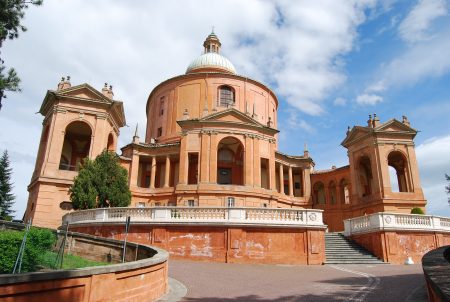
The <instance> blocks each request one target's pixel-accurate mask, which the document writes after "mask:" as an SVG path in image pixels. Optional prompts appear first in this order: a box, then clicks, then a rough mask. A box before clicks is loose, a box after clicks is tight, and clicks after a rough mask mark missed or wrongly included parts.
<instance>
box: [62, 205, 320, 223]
mask: <svg viewBox="0 0 450 302" xmlns="http://www.w3.org/2000/svg"><path fill="white" fill-rule="evenodd" d="M322 212H323V211H322V210H317V209H282V208H247V207H230V208H228V207H145V208H135V207H128V208H100V209H91V210H81V211H74V212H71V213H68V214H66V215H64V216H63V224H65V223H67V222H68V223H70V224H85V223H96V222H102V223H103V222H111V223H113V222H123V221H125V218H126V217H128V216H130V217H131V220H132V221H133V222H136V223H152V222H154V223H163V222H164V223H174V224H179V223H210V224H216V223H228V224H252V225H255V224H270V225H292V226H295V225H298V226H313V227H324V228H325V225H324V224H323V219H322Z"/></svg>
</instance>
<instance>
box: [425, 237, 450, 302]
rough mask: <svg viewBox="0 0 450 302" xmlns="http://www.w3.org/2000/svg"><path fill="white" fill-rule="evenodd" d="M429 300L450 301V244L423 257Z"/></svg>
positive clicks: (436, 301) (435, 301)
mask: <svg viewBox="0 0 450 302" xmlns="http://www.w3.org/2000/svg"><path fill="white" fill-rule="evenodd" d="M422 268H423V272H424V275H425V280H426V282H427V292H428V301H430V302H440V301H450V245H448V246H444V247H441V248H438V249H435V250H432V251H430V252H428V253H427V254H425V256H423V258H422Z"/></svg>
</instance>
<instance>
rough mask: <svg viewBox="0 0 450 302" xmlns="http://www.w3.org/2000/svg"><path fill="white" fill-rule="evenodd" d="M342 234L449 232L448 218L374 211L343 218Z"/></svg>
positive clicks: (449, 222) (449, 220)
mask: <svg viewBox="0 0 450 302" xmlns="http://www.w3.org/2000/svg"><path fill="white" fill-rule="evenodd" d="M344 227H345V231H344V235H345V236H351V235H356V234H364V233H370V232H376V231H382V230H398V231H402V230H405V231H440V232H442V231H444V232H450V218H448V217H441V216H432V215H415V214H399V213H385V212H381V213H375V214H370V215H367V216H361V217H356V218H352V219H346V220H344Z"/></svg>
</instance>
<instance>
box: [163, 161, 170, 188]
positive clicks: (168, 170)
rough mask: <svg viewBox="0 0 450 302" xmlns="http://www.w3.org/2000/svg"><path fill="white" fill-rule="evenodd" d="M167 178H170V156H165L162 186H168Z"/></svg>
mask: <svg viewBox="0 0 450 302" xmlns="http://www.w3.org/2000/svg"><path fill="white" fill-rule="evenodd" d="M169 179H170V157H169V155H167V156H166V172H165V173H164V188H168V187H169Z"/></svg>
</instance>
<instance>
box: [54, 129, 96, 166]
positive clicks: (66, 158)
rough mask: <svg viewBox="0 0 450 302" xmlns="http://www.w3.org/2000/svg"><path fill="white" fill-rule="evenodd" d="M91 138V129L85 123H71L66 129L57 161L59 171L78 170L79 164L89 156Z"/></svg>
mask: <svg viewBox="0 0 450 302" xmlns="http://www.w3.org/2000/svg"><path fill="white" fill-rule="evenodd" d="M91 136H92V131H91V127H89V125H88V124H86V123H85V122H81V121H76V122H72V123H70V124H69V125H68V126H67V127H66V131H65V135H64V144H63V148H62V152H61V159H60V161H59V169H60V170H70V171H77V170H78V166H79V164H80V163H81V162H82V160H83V159H84V158H85V157H87V156H88V155H89V149H90V147H91Z"/></svg>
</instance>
